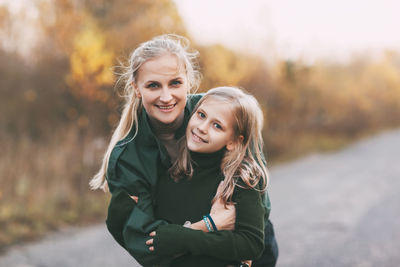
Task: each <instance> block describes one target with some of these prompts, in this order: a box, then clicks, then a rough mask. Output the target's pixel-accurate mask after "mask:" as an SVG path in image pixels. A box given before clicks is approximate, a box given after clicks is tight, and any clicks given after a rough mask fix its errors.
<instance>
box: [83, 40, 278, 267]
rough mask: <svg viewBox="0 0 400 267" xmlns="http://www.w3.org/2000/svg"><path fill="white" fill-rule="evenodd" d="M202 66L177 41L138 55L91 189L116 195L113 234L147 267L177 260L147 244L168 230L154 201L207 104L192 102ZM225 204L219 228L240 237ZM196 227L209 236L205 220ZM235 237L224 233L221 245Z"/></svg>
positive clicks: (148, 46) (150, 44)
mask: <svg viewBox="0 0 400 267" xmlns="http://www.w3.org/2000/svg"><path fill="white" fill-rule="evenodd" d="M196 58H197V52H190V51H189V49H188V42H187V40H186V39H185V38H183V37H180V36H176V35H162V36H158V37H155V38H154V39H152V40H150V41H147V42H145V43H143V44H141V45H140V46H139V47H138V48H137V49H136V50H135V51H134V52H133V53H132V55H131V57H130V60H129V67H127V68H126V73H125V74H124V75H123V76H122V80H124V81H125V82H126V84H125V90H124V92H125V94H124V98H125V106H124V109H123V112H122V115H121V119H120V122H119V124H118V126H117V128H116V130H115V132H114V134H113V135H112V138H111V142H110V144H109V146H108V149H107V151H106V153H105V156H104V159H103V163H102V166H101V168H100V171H99V172H98V173H97V174H96V176H95V177H94V178H93V179H92V181H91V183H90V184H91V187H92V189H98V188H103V189H105V190H107V189H108V188H109V190H110V192H111V194H112V197H111V201H110V204H109V208H108V216H107V221H106V223H107V227H108V229H109V231H110V233H111V234H112V235H113V237H114V238H115V239H116V241H117V242H118V243H119V244H120V245H121V246H123V247H124V248H125V249H126V250H127V251H128V252H129V253H130V254H131V255H132V256H133V257H134V258H135V259H136V260H137V261H138V262H139V263H141V264H142V265H144V266H150V265H153V264H154V263H159V262H163V260H164V259H165V260H168V259H169V258H166V257H160V256H159V255H156V254H155V253H151V252H150V251H149V250H148V247H147V246H146V244H145V242H146V241H147V240H148V239H149V238H148V234H149V233H150V232H152V231H154V230H155V229H157V227H158V226H160V225H163V224H167V222H166V221H165V220H156V219H155V217H154V208H153V204H154V194H155V192H156V186H157V181H158V178H159V176H160V175H163V174H164V173H166V172H167V170H168V168H170V167H171V162H173V161H174V160H175V158H176V157H177V155H178V151H177V142H178V141H177V140H178V139H180V138H181V137H182V136H183V135H184V134H185V129H186V125H187V122H188V120H189V116H190V113H191V111H192V110H193V107H194V106H195V104H196V103H197V102H198V100H199V99H200V98H201V97H202V95H188V92H190V91H191V90H192V89H196V88H197V87H198V84H199V82H200V73H199V71H198V69H197V64H196ZM131 196H135V197H136V200H137V201H136V202H135V201H133V200H132V198H131ZM266 200H267V201H266V204H265V210H266V212H269V200H268V198H267V197H266ZM218 204H220V201H216V202H215V204H214V205H215V206H216V207H214V206H213V209H212V210H213V211H215V210H216V211H217V212H214V213H212V218H213V219H214V221H215V224H216V226H217V228H218V229H222V230H223V229H228V230H229V229H233V224H234V208H233V209H232V208H231V207H232V206H231V205H228V206H226V207H228V209H224V208H218ZM190 227H191V228H193V229H202V230H207V228H206V225H205V222H204V221H203V220H201V221H199V222H197V223H195V222H194V223H192V225H191V226H190ZM227 236H228V235H227V234H225V233H224V231H221V235H220V236H219V238H221V239H224V238H226V237H227ZM272 237H274V235H273V234H272ZM206 238H208V236H207V237H206ZM274 240H275V239H274Z"/></svg>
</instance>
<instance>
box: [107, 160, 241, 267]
mask: <svg viewBox="0 0 400 267" xmlns="http://www.w3.org/2000/svg"><path fill="white" fill-rule="evenodd" d="M116 174H117V175H109V177H108V184H109V188H110V192H111V194H112V197H111V200H110V204H109V208H108V216H107V220H106V224H107V228H108V230H109V232H110V233H111V234H112V236H113V237H114V238H115V240H116V241H117V242H118V243H119V244H120V245H121V246H122V247H124V248H125V249H126V250H127V251H128V252H129V253H130V254H131V255H132V256H133V257H134V258H135V259H136V260H137V261H138V262H139V263H140V264H142V265H145V266H146V265H154V264H158V263H163V262H167V261H169V260H170V257H169V256H167V257H165V256H162V255H158V254H154V253H152V252H151V251H149V249H148V247H147V245H146V244H145V243H146V241H147V240H148V239H150V237H149V235H148V234H149V233H150V232H152V231H154V230H155V229H157V227H158V226H160V225H166V224H167V222H166V221H164V220H156V219H155V216H154V209H153V199H152V198H151V190H150V185H149V184H147V183H146V182H145V180H144V179H143V178H142V177H141V176H140V172H139V171H135V170H134V169H133V167H132V166H130V165H127V164H126V163H124V161H122V160H121V161H120V162H119V164H118V166H117V167H116ZM126 175H129V179H128V177H126ZM128 180H129V181H130V183H129V184H127V182H126V181H128ZM132 181H134V182H132ZM128 188H129V189H130V191H129V192H130V193H128V192H127V191H128ZM132 188H134V191H133V189H132ZM132 193H134V194H135V197H134V199H132V196H131V194H132ZM136 198H137V201H136V200H135V199H136ZM218 204H219V206H220V205H221V204H220V203H216V204H215V205H214V206H217V205H218ZM228 208H229V209H227V210H224V211H222V212H219V213H218V216H217V215H215V222H216V224H217V226H218V228H219V229H229V230H232V229H233V227H234V222H235V207H234V206H229V207H228ZM216 209H219V210H220V209H221V208H216ZM192 228H193V229H199V230H203V231H208V230H207V228H206V226H205V223H204V221H199V222H197V223H193V224H192Z"/></svg>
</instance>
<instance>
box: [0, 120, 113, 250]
mask: <svg viewBox="0 0 400 267" xmlns="http://www.w3.org/2000/svg"><path fill="white" fill-rule="evenodd" d="M53 136H54V138H53V139H52V140H48V141H47V142H40V143H38V142H34V141H33V140H32V139H30V138H29V137H25V138H22V139H20V140H13V139H12V138H10V137H8V138H7V137H5V136H1V139H3V140H2V142H1V143H2V144H4V146H3V149H2V152H3V153H2V156H1V160H0V177H1V180H0V188H1V191H0V201H1V203H2V205H1V206H0V227H1V229H2V230H1V231H0V248H1V247H4V246H5V245H8V244H11V243H14V242H16V241H21V240H30V239H33V238H36V237H38V236H40V235H41V234H43V233H45V232H46V231H49V230H54V229H57V228H59V227H61V226H63V225H71V224H72V225H82V224H88V223H92V222H94V221H99V220H103V219H104V217H105V212H106V203H107V201H108V195H107V194H104V193H103V192H93V191H90V190H89V187H88V181H89V179H90V177H91V175H93V173H94V172H95V170H96V167H97V166H98V163H99V161H100V160H99V156H100V154H101V152H102V150H103V149H104V142H103V140H102V139H96V140H90V141H88V142H86V141H87V140H85V137H84V136H82V137H80V133H79V129H77V128H75V127H71V128H69V129H66V130H60V131H58V132H55V134H54V135H53Z"/></svg>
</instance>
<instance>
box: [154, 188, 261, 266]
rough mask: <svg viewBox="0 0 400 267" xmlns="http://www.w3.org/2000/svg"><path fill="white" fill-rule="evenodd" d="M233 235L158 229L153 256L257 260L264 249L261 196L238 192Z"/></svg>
mask: <svg viewBox="0 0 400 267" xmlns="http://www.w3.org/2000/svg"><path fill="white" fill-rule="evenodd" d="M234 201H235V202H237V205H236V227H235V230H234V231H217V232H211V233H204V232H201V231H196V230H192V229H187V228H185V227H182V226H180V225H173V224H170V225H161V226H159V227H158V228H157V230H156V235H155V237H154V242H153V245H154V254H157V255H175V254H178V253H187V252H189V253H191V254H192V255H207V256H213V257H216V258H219V259H224V260H238V261H240V260H247V259H256V258H257V257H259V256H260V255H261V253H262V251H263V249H264V211H265V209H264V207H263V204H262V200H261V194H260V192H258V191H256V190H254V189H243V188H237V189H236V191H235V194H234Z"/></svg>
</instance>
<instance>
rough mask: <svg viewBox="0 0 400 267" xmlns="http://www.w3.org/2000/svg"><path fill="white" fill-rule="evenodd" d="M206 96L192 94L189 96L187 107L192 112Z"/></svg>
mask: <svg viewBox="0 0 400 267" xmlns="http://www.w3.org/2000/svg"><path fill="white" fill-rule="evenodd" d="M203 96H204V93H201V94H190V95H188V96H187V101H186V107H187V108H188V109H189V110H190V111H192V110H193V109H194V107H195V106H196V104H197V102H199V100H200V99H201V98H202V97H203Z"/></svg>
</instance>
